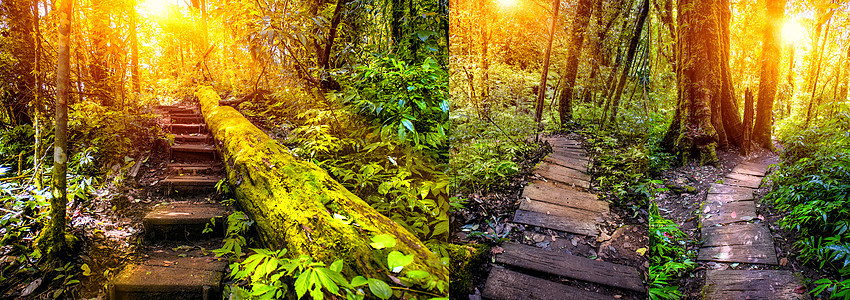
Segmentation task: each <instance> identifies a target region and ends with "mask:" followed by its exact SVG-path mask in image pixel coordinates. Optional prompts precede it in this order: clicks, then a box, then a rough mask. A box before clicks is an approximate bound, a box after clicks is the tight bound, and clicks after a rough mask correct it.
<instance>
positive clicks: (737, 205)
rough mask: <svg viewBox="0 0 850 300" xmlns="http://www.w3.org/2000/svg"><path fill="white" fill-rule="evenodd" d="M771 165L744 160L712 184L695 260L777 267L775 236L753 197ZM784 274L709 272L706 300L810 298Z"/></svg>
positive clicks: (769, 271) (788, 272)
mask: <svg viewBox="0 0 850 300" xmlns="http://www.w3.org/2000/svg"><path fill="white" fill-rule="evenodd" d="M768 166H769V162H767V161H765V160H753V161H746V162H743V163H741V164H739V165H738V166H736V167H735V168H734V169H733V170H732V172H730V173H728V174H726V177H725V178H724V179H723V181H722V183H714V184H712V185H711V187H710V189H709V191H708V195H707V196H706V199H705V202H704V203H703V208H702V210H701V211H700V221H701V223H702V245H701V248H700V250H699V254H698V256H697V260H699V261H713V262H719V263H744V264H760V265H768V266H775V265H778V263H777V258H776V250H775V247H774V243H773V236H772V235H771V233H770V229H769V228H768V227H767V225H766V224H765V223H764V221H763V220H762V218H760V217H759V215H758V213H757V211H756V204H755V201H754V196H753V193H754V192H755V190H756V189H758V188H759V187H760V186H761V184H762V180H763V178H764V176H765V173H766V172H767V169H768ZM798 286H800V283H799V280H798V279H797V278H796V277H794V276H793V274H792V273H791V272H790V271H787V270H708V271H706V278H705V287H704V289H703V295H704V299H809V298H808V295H806V294H798V293H796V292H795V288H796V287H798Z"/></svg>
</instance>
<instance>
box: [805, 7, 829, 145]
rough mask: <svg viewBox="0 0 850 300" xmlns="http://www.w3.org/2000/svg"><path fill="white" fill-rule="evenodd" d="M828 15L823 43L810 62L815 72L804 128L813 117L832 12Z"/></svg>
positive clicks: (807, 126)
mask: <svg viewBox="0 0 850 300" xmlns="http://www.w3.org/2000/svg"><path fill="white" fill-rule="evenodd" d="M828 16H829V19H828V22H827V23H826V33H825V34H824V38H823V43H821V47H820V50H815V55H816V57H813V58H812V59H813V60H812V62H813V64H814V67H812V70H814V72H815V73H814V77H813V78H812V81H811V85H810V88H811V89H812V95H811V97H810V98H809V108H808V110H807V112H806V124H805V128H809V121H811V119H812V118H813V116H812V104H813V103H814V102H815V92H816V91H817V87H818V79H819V78H820V66H821V58H822V57H823V48H824V47H826V42H827V41H829V25H830V24H831V23H832V13H830V14H828ZM817 28H818V29H820V26H818V27H817ZM818 35H820V34H819V33H818ZM816 46H817V45H816ZM816 48H817V47H816ZM818 105H820V98H818ZM815 115H817V111H815Z"/></svg>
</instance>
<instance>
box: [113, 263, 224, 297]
mask: <svg viewBox="0 0 850 300" xmlns="http://www.w3.org/2000/svg"><path fill="white" fill-rule="evenodd" d="M225 267H227V260H221V259H216V258H215V257H213V254H210V256H191V257H190V256H186V257H180V256H177V254H173V257H171V256H169V257H152V258H151V259H148V260H147V261H144V262H142V263H139V264H129V265H127V266H126V267H124V269H122V270H121V271H120V272H119V273H118V275H117V276H115V278H114V279H113V280H112V284H110V286H109V294H110V296H109V298H110V299H113V300H123V299H198V300H200V299H205V300H206V299H219V298H221V281H222V278H223V272H224V270H225Z"/></svg>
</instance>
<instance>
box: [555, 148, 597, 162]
mask: <svg viewBox="0 0 850 300" xmlns="http://www.w3.org/2000/svg"><path fill="white" fill-rule="evenodd" d="M553 155H554V156H557V157H565V158H571V159H574V160H579V161H584V163H583V165H587V161H588V159H587V155H586V154H584V153H580V152H576V151H564V150H560V148H559V149H555V151H552V153H551V154H549V156H553Z"/></svg>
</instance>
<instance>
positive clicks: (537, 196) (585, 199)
mask: <svg viewBox="0 0 850 300" xmlns="http://www.w3.org/2000/svg"><path fill="white" fill-rule="evenodd" d="M522 198H528V199H532V200H537V201H543V202H548V203H552V204H558V205H562V206H567V207H575V208H581V209H584V210H589V211H595V212H607V211H608V210H609V208H608V202H606V201H601V200H598V198H597V197H596V194H592V193H588V192H582V191H579V190H576V189H573V188H569V187H566V186H563V185H559V184H556V183H552V182H545V181H534V182H532V184H530V185H528V186H526V187H525V189H523V191H522Z"/></svg>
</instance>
